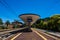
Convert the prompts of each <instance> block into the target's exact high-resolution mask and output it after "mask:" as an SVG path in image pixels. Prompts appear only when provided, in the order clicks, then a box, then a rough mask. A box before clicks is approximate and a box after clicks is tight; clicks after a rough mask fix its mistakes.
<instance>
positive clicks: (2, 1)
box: [0, 0, 17, 18]
mask: <svg viewBox="0 0 60 40" xmlns="http://www.w3.org/2000/svg"><path fill="white" fill-rule="evenodd" d="M0 3H1V4H2V5H3V6H4V7H5V8H7V9H9V11H11V12H12V13H11V14H13V15H14V16H16V15H17V14H16V12H15V11H14V10H13V9H12V8H11V6H9V5H8V3H7V2H6V1H5V0H0ZM7 17H8V16H7V15H6V18H7Z"/></svg>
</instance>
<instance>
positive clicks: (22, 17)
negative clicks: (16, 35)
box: [19, 14, 40, 25]
mask: <svg viewBox="0 0 60 40" xmlns="http://www.w3.org/2000/svg"><path fill="white" fill-rule="evenodd" d="M19 17H20V18H21V19H22V20H23V21H24V22H25V23H28V22H27V18H28V17H32V22H31V25H32V24H33V23H35V22H36V21H37V20H38V19H39V17H40V16H39V15H36V14H22V15H19Z"/></svg>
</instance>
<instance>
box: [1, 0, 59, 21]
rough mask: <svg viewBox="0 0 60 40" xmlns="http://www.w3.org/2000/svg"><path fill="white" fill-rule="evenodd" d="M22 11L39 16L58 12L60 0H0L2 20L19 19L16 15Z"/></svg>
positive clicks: (42, 16)
mask: <svg viewBox="0 0 60 40" xmlns="http://www.w3.org/2000/svg"><path fill="white" fill-rule="evenodd" d="M23 13H35V14H38V15H40V16H41V18H45V17H49V16H52V15H54V14H60V0H0V18H2V19H3V21H6V20H10V21H13V20H14V19H17V20H20V21H21V19H19V17H18V15H20V14H23Z"/></svg>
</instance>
